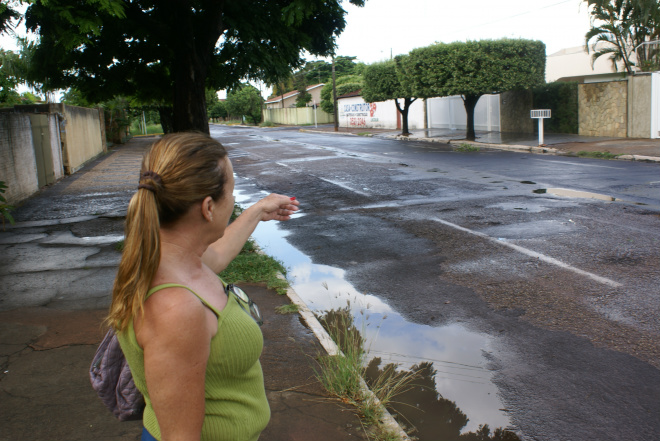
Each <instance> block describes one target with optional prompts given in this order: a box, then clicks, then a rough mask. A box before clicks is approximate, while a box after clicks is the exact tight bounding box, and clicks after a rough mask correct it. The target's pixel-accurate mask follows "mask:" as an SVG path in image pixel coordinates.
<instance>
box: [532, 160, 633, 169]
mask: <svg viewBox="0 0 660 441" xmlns="http://www.w3.org/2000/svg"><path fill="white" fill-rule="evenodd" d="M534 161H540V162H554V163H555V164H561V165H564V164H569V165H579V166H580V167H598V168H613V169H615V170H621V168H620V167H609V166H607V165H595V164H582V163H580V162H568V161H552V160H550V159H534Z"/></svg>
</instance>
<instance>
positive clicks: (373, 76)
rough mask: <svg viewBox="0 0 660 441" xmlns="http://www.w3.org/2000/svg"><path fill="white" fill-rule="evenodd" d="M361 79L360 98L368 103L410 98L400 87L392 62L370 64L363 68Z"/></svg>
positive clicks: (394, 65)
mask: <svg viewBox="0 0 660 441" xmlns="http://www.w3.org/2000/svg"><path fill="white" fill-rule="evenodd" d="M363 78H364V87H363V88H362V98H364V100H365V101H366V102H368V103H373V102H376V101H387V100H392V99H396V98H411V96H410V95H406V92H405V91H404V90H403V88H402V87H401V82H400V81H399V76H398V75H397V72H396V64H395V63H394V61H384V62H381V63H374V64H370V65H369V66H367V67H366V68H365V70H364V74H363Z"/></svg>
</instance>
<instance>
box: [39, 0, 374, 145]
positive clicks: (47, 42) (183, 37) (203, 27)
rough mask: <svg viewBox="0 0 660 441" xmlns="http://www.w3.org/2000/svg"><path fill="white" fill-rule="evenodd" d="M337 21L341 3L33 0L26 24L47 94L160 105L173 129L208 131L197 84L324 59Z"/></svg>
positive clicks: (268, 76) (226, 85)
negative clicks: (74, 92) (307, 57)
mask: <svg viewBox="0 0 660 441" xmlns="http://www.w3.org/2000/svg"><path fill="white" fill-rule="evenodd" d="M348 1H349V2H350V3H352V4H354V5H357V6H362V5H364V0H348ZM345 14H346V11H345V10H344V9H343V8H342V7H341V0H334V1H330V2H320V1H318V0H242V1H240V2H223V1H218V0H161V1H155V0H134V1H128V0H48V1H45V0H35V2H34V3H32V4H31V5H30V7H29V8H28V10H27V12H26V25H27V27H28V29H29V30H30V31H32V32H37V33H38V34H39V43H38V46H37V57H36V60H35V61H36V62H37V64H38V67H39V71H40V73H41V75H42V77H45V78H47V81H46V83H45V84H46V86H47V87H48V88H50V89H58V88H60V89H63V88H68V87H71V86H75V87H76V88H77V89H78V90H80V91H81V92H82V93H83V94H85V96H86V98H87V99H89V100H90V101H102V100H104V99H107V98H108V97H109V96H111V95H114V94H121V95H125V96H134V97H136V98H137V99H139V100H141V101H144V102H153V101H158V102H163V103H165V104H168V105H171V106H172V109H173V113H172V124H173V129H174V130H175V131H184V130H200V131H203V132H206V133H208V130H209V129H208V120H207V115H206V105H205V97H204V91H205V88H206V87H207V86H208V87H211V88H212V89H214V90H221V89H230V88H231V87H233V86H236V85H237V84H238V83H239V82H240V80H241V79H245V78H249V79H252V80H255V79H260V80H263V81H265V82H267V83H273V82H275V81H276V80H277V79H278V78H280V77H282V76H284V74H285V73H286V72H290V71H291V68H297V67H300V66H301V65H302V64H303V59H302V57H301V54H302V52H303V51H307V52H309V53H310V54H312V55H320V56H327V55H329V54H331V53H332V52H333V50H334V47H335V40H336V37H337V36H338V35H339V34H340V33H341V32H342V31H343V29H344V27H345V24H346V23H345V20H344V16H345ZM162 120H163V116H162V115H161V121H162Z"/></svg>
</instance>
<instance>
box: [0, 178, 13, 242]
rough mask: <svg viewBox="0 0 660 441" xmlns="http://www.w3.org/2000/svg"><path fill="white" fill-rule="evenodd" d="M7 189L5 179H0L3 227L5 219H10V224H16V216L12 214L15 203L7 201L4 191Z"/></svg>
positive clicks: (0, 204) (0, 213) (0, 209)
mask: <svg viewBox="0 0 660 441" xmlns="http://www.w3.org/2000/svg"><path fill="white" fill-rule="evenodd" d="M6 189H7V186H6V185H5V183H4V182H3V181H0V218H1V219H2V229H3V230H4V229H5V220H8V221H9V223H10V224H12V225H14V218H13V216H12V215H11V211H12V210H13V209H14V206H13V205H9V204H8V203H7V199H5V197H4V195H3V194H4V192H5V190H6Z"/></svg>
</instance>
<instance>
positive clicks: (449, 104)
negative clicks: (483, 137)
mask: <svg viewBox="0 0 660 441" xmlns="http://www.w3.org/2000/svg"><path fill="white" fill-rule="evenodd" d="M426 102H427V106H428V119H429V125H428V126H429V128H437V129H455V130H465V129H466V128H467V112H466V111H465V105H464V104H463V99H462V98H461V97H460V96H458V95H455V96H446V97H441V98H429V99H428V100H426ZM474 129H475V130H482V131H487V132H490V131H495V132H497V131H499V130H500V98H499V96H498V95H483V96H482V97H481V98H479V101H477V105H476V106H475V108H474Z"/></svg>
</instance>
